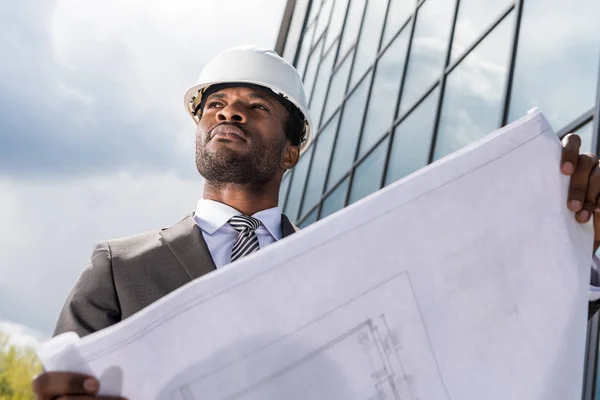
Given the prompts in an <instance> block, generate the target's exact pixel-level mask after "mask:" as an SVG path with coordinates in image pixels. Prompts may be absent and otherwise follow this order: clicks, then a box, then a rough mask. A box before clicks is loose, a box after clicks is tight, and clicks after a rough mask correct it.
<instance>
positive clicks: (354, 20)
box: [340, 0, 366, 56]
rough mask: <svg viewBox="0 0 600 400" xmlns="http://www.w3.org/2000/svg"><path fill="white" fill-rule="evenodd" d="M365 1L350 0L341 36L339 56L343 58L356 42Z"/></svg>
mask: <svg viewBox="0 0 600 400" xmlns="http://www.w3.org/2000/svg"><path fill="white" fill-rule="evenodd" d="M365 1H366V0H350V9H349V10H348V16H347V17H346V24H345V25H344V33H343V35H342V44H341V45H340V56H343V55H344V54H346V53H347V52H348V50H350V47H351V46H352V45H353V44H354V43H355V42H356V38H357V36H358V30H359V28H360V22H361V21H362V16H363V12H364V10H365Z"/></svg>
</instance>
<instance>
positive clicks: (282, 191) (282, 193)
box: [278, 171, 292, 209]
mask: <svg viewBox="0 0 600 400" xmlns="http://www.w3.org/2000/svg"><path fill="white" fill-rule="evenodd" d="M291 172H292V171H288V172H286V173H285V175H283V179H282V180H281V186H280V187H279V202H278V203H279V207H281V208H282V209H283V208H284V206H285V199H286V198H287V192H288V188H289V187H290V176H291V175H292V174H291Z"/></svg>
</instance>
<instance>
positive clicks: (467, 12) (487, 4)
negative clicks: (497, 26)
mask: <svg viewBox="0 0 600 400" xmlns="http://www.w3.org/2000/svg"><path fill="white" fill-rule="evenodd" d="M511 3H512V0H460V2H459V3H458V16H457V20H456V28H454V40H453V41H452V58H451V59H452V60H456V59H457V58H458V57H459V56H460V55H461V54H462V53H463V52H464V51H465V50H466V49H467V47H469V46H470V45H471V44H472V43H473V42H474V41H475V40H477V38H478V37H480V36H481V35H482V34H483V31H484V30H485V29H487V28H489V27H490V25H491V24H492V23H493V22H494V21H495V20H497V19H498V18H499V17H500V14H501V13H502V12H503V11H504V10H506V8H507V7H508V5H509V4H511Z"/></svg>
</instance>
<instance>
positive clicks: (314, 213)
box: [298, 208, 319, 229]
mask: <svg viewBox="0 0 600 400" xmlns="http://www.w3.org/2000/svg"><path fill="white" fill-rule="evenodd" d="M317 215H319V208H315V209H314V210H313V211H312V212H311V213H310V214H308V215H307V216H306V218H304V220H303V221H302V222H301V223H299V224H298V228H300V229H302V228H306V227H307V226H309V225H310V224H312V223H314V222H317Z"/></svg>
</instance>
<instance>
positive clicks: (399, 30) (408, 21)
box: [375, 0, 416, 60]
mask: <svg viewBox="0 0 600 400" xmlns="http://www.w3.org/2000/svg"><path fill="white" fill-rule="evenodd" d="M392 1H393V0H392ZM389 4H390V3H388V7H389ZM415 10H416V8H415ZM388 11H389V10H388ZM413 12H414V11H413ZM413 16H414V14H411V15H410V16H409V17H408V19H407V20H406V21H404V23H403V24H402V26H401V27H400V29H398V31H397V32H396V33H394V36H392V37H391V38H390V40H389V41H388V44H386V45H385V46H383V47H382V48H381V49H379V53H378V54H377V57H375V59H377V60H379V58H380V57H381V56H382V55H383V53H385V52H386V50H387V49H388V48H389V47H390V46H391V45H392V42H393V41H394V40H396V38H397V37H398V36H400V34H401V33H402V31H403V30H404V28H406V26H407V25H408V24H409V23H410V21H411V20H412V19H413ZM386 17H387V14H386ZM384 32H385V27H384ZM411 37H412V36H411ZM382 40H383V35H382Z"/></svg>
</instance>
